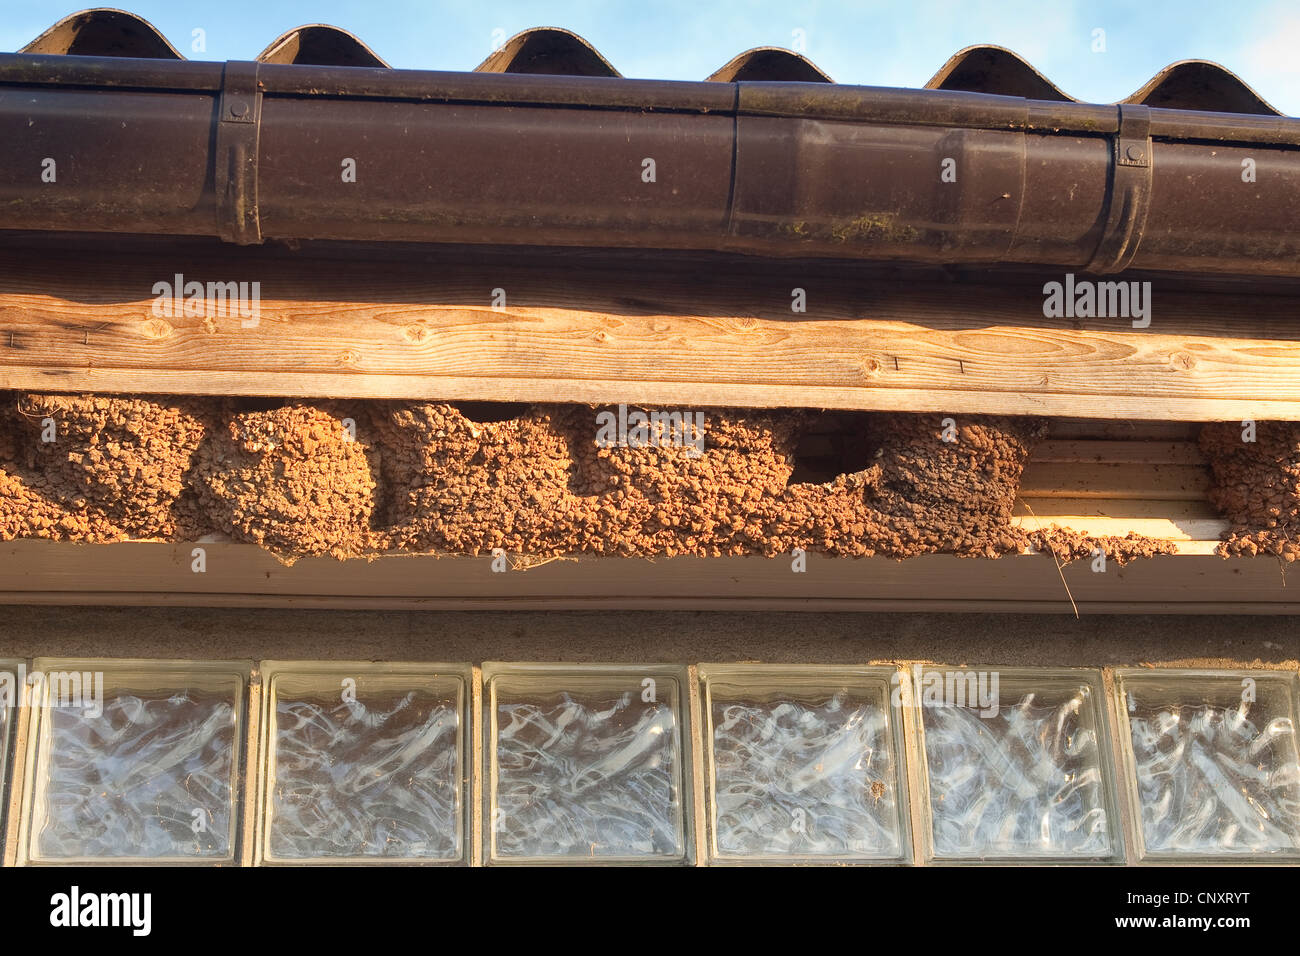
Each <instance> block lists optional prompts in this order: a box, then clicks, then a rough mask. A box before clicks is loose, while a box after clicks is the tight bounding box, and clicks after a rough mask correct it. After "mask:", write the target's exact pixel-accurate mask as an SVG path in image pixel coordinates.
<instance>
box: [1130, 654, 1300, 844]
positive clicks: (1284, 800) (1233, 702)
mask: <svg viewBox="0 0 1300 956" xmlns="http://www.w3.org/2000/svg"><path fill="white" fill-rule="evenodd" d="M1296 683H1297V682H1296V676H1295V675H1294V674H1292V673H1287V672H1282V671H1266V670H1256V671H1219V672H1212V671H1186V670H1164V669H1154V670H1151V669H1142V670H1121V671H1118V672H1117V673H1116V692H1117V694H1118V701H1117V710H1118V712H1119V714H1120V720H1121V723H1122V724H1123V731H1122V737H1123V741H1124V745H1125V747H1124V759H1125V773H1126V777H1127V780H1126V785H1127V787H1128V789H1129V793H1130V799H1131V801H1132V805H1133V807H1134V809H1135V813H1136V814H1137V815H1138V816H1139V817H1140V839H1141V851H1142V856H1143V857H1144V858H1154V859H1188V858H1190V859H1195V858H1215V857H1218V858H1225V857H1226V858H1242V857H1258V858H1270V857H1297V856H1300V757H1297V749H1296V696H1297V692H1296Z"/></svg>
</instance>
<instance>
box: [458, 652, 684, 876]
mask: <svg viewBox="0 0 1300 956" xmlns="http://www.w3.org/2000/svg"><path fill="white" fill-rule="evenodd" d="M483 677H484V696H485V706H486V709H487V720H486V721H485V731H486V745H487V753H486V757H485V767H486V771H487V780H488V784H487V789H488V793H487V806H486V812H485V817H484V821H483V828H484V831H485V835H486V842H487V858H488V861H489V862H548V863H563V862H571V863H572V862H593V861H596V862H660V863H672V862H685V861H687V860H688V859H689V858H690V856H691V847H690V835H689V830H690V826H689V825H690V802H691V799H692V798H691V793H692V791H691V788H690V786H689V784H688V781H689V780H690V779H691V777H690V763H689V757H688V754H689V750H688V748H687V746H686V742H687V741H689V739H690V737H689V727H688V726H687V717H686V713H685V711H684V708H683V706H682V702H683V687H684V686H685V677H686V674H685V669H684V668H672V667H638V666H636V665H624V666H617V667H615V666H610V667H602V666H594V665H588V666H583V665H505V664H485V665H484V667H483Z"/></svg>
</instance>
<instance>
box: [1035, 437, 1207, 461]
mask: <svg viewBox="0 0 1300 956" xmlns="http://www.w3.org/2000/svg"><path fill="white" fill-rule="evenodd" d="M1032 460H1033V461H1035V462H1037V463H1044V462H1054V463H1058V462H1084V463H1092V462H1097V463H1102V462H1104V463H1108V464H1133V465H1196V466H1201V467H1204V465H1205V456H1204V455H1202V454H1201V449H1200V448H1199V447H1197V445H1196V443H1195V442H1190V441H1116V440H1109V441H1108V440H1087V439H1049V440H1047V441H1043V442H1039V443H1038V444H1037V445H1035V446H1034V453H1033V456H1032Z"/></svg>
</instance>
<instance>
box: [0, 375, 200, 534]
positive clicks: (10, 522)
mask: <svg viewBox="0 0 1300 956" xmlns="http://www.w3.org/2000/svg"><path fill="white" fill-rule="evenodd" d="M6 397H7V399H8V401H6V403H5V413H4V414H3V415H2V416H0V538H5V539H8V538H14V537H46V538H53V539H55V540H74V541H112V540H118V539H122V538H127V537H134V538H161V539H166V540H185V539H187V538H193V537H195V536H197V534H200V533H202V531H203V530H204V527H203V525H204V522H203V519H202V518H201V517H200V513H199V509H198V507H197V505H196V502H195V501H194V500H193V495H192V493H191V488H190V486H189V477H190V475H191V474H192V472H193V469H194V467H195V455H196V452H197V451H198V449H199V448H200V446H202V445H203V443H204V440H205V439H206V438H207V437H208V435H209V433H210V432H211V431H212V429H213V427H214V426H215V424H216V423H217V422H218V421H220V420H221V418H222V406H223V402H222V401H221V400H213V399H193V398H145V397H121V398H113V397H107V396H95V395H45V394H35V393H23V394H19V395H13V394H10V395H7V396H6ZM46 439H52V440H46Z"/></svg>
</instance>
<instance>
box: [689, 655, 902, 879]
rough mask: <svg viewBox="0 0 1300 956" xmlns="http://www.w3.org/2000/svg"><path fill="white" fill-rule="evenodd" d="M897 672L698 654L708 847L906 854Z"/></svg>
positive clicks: (817, 855) (881, 857) (793, 855)
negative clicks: (706, 658) (718, 659)
mask: <svg viewBox="0 0 1300 956" xmlns="http://www.w3.org/2000/svg"><path fill="white" fill-rule="evenodd" d="M897 674H898V671H897V670H896V669H895V668H892V667H885V668H842V667H816V666H807V667H804V666H796V665H771V666H760V665H721V664H705V665H701V667H700V681H701V691H702V693H703V697H704V701H703V703H704V708H703V709H704V713H705V718H706V733H705V737H706V741H707V745H708V748H709V750H708V763H707V771H708V778H709V810H710V839H709V849H710V856H711V857H712V859H714V860H716V861H720V862H721V861H735V862H746V861H750V862H759V861H777V862H798V861H810V862H814V861H832V860H837V861H856V862H868V861H886V862H888V861H903V860H907V859H910V849H909V844H908V834H907V829H908V828H907V790H906V776H905V773H904V762H903V757H902V750H901V743H902V738H901V724H900V720H899V718H900V716H901V712H900V711H898V710H896V709H895V708H894V707H892V706H891V702H890V699H891V691H892V688H893V687H894V686H896V682H895V683H893V684H891V678H893V677H895V676H896V675H897Z"/></svg>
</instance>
